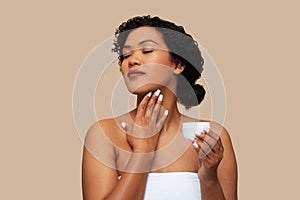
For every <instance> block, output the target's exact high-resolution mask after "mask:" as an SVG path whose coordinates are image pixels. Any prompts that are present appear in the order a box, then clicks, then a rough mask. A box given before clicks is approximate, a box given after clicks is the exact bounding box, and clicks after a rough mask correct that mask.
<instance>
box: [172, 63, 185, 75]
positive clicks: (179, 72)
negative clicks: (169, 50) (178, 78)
mask: <svg viewBox="0 0 300 200" xmlns="http://www.w3.org/2000/svg"><path fill="white" fill-rule="evenodd" d="M183 70H184V66H183V65H180V64H178V65H177V66H176V67H175V69H174V72H173V73H174V74H181V72H182V71H183Z"/></svg>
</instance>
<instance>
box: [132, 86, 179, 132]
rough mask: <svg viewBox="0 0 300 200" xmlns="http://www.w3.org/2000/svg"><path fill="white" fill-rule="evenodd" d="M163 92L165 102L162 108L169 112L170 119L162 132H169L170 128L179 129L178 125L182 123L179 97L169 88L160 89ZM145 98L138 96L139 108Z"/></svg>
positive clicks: (168, 118)
mask: <svg viewBox="0 0 300 200" xmlns="http://www.w3.org/2000/svg"><path fill="white" fill-rule="evenodd" d="M159 89H160V90H161V94H163V102H162V106H163V108H164V110H168V117H167V121H166V123H165V125H164V127H163V129H162V131H161V132H167V131H169V130H170V128H171V127H172V129H173V128H176V129H177V128H178V125H179V124H180V121H181V113H180V112H179V110H178V107H177V97H176V95H175V94H174V93H173V92H172V91H170V90H169V89H167V88H159ZM143 98H144V95H138V97H137V107H138V106H139V104H140V102H141V101H142V99H143ZM133 114H134V116H135V114H136V109H135V110H134V113H133Z"/></svg>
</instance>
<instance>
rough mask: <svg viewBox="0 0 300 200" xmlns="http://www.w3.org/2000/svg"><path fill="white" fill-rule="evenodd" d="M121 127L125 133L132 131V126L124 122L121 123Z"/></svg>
mask: <svg viewBox="0 0 300 200" xmlns="http://www.w3.org/2000/svg"><path fill="white" fill-rule="evenodd" d="M121 127H122V128H123V130H124V131H125V132H126V133H128V132H129V133H130V132H131V131H132V125H131V124H130V123H126V122H124V121H123V122H121Z"/></svg>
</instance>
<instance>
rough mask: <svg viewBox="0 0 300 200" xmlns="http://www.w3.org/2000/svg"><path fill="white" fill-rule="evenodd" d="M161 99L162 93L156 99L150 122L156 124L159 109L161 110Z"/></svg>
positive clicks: (159, 115)
mask: <svg viewBox="0 0 300 200" xmlns="http://www.w3.org/2000/svg"><path fill="white" fill-rule="evenodd" d="M162 100H163V95H162V94H160V95H159V97H158V100H157V103H156V104H155V105H154V108H153V110H152V114H151V123H153V124H156V123H157V121H158V119H159V118H160V117H161V114H160V113H161V111H162V110H163V107H162Z"/></svg>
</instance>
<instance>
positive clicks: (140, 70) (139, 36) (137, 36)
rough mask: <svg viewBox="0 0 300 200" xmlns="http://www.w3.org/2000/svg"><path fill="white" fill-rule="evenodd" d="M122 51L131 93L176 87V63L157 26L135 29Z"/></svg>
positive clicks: (126, 78)
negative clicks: (172, 59) (162, 87)
mask: <svg viewBox="0 0 300 200" xmlns="http://www.w3.org/2000/svg"><path fill="white" fill-rule="evenodd" d="M122 52H123V56H124V60H123V62H122V65H121V72H122V75H123V77H124V80H125V83H126V85H127V88H128V90H129V91H130V92H131V93H135V94H145V93H147V92H149V91H153V90H156V89H157V88H160V87H161V86H164V87H168V88H170V87H174V81H175V76H174V73H173V71H174V69H175V68H176V65H175V63H174V62H172V61H171V56H170V53H169V51H168V48H167V46H166V44H165V42H164V40H163V38H162V35H161V33H160V32H158V31H157V30H156V29H155V28H153V27H140V28H137V29H135V30H133V31H132V32H131V33H130V34H129V35H128V37H127V40H126V41H125V44H124V47H123V49H122Z"/></svg>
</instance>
